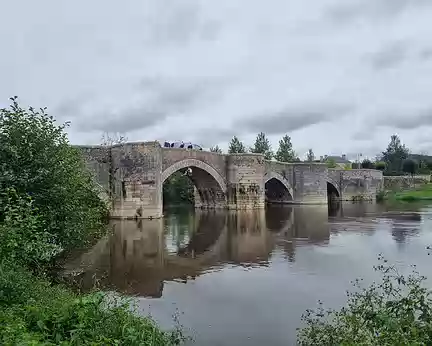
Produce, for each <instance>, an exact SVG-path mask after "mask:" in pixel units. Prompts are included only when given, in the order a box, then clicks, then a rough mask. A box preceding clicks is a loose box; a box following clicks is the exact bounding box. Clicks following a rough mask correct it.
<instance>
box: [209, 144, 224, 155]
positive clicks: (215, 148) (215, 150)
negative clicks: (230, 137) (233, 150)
mask: <svg viewBox="0 0 432 346" xmlns="http://www.w3.org/2000/svg"><path fill="white" fill-rule="evenodd" d="M210 151H211V152H212V153H218V154H222V149H221V148H219V146H217V145H216V146H215V147H211V148H210Z"/></svg>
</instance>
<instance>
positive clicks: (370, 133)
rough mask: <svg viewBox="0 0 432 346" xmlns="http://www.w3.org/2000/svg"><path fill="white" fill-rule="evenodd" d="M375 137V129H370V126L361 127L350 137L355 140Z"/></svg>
mask: <svg viewBox="0 0 432 346" xmlns="http://www.w3.org/2000/svg"><path fill="white" fill-rule="evenodd" d="M374 137H375V131H374V129H371V128H370V127H363V128H361V129H360V130H358V131H357V132H355V133H354V134H353V135H352V136H351V139H353V140H355V141H369V140H372V139H374Z"/></svg>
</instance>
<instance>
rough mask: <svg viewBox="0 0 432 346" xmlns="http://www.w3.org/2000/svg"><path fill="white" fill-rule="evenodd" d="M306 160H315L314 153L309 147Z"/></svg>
mask: <svg viewBox="0 0 432 346" xmlns="http://www.w3.org/2000/svg"><path fill="white" fill-rule="evenodd" d="M306 160H307V161H308V162H313V161H314V160H315V154H314V152H313V151H312V149H309V150H308V152H307V158H306Z"/></svg>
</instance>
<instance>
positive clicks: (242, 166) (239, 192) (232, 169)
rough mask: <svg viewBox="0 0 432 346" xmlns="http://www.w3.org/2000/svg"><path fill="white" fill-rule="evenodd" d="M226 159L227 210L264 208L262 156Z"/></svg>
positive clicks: (235, 155)
mask: <svg viewBox="0 0 432 346" xmlns="http://www.w3.org/2000/svg"><path fill="white" fill-rule="evenodd" d="M227 159H228V160H227V178H228V179H227V181H228V184H227V206H228V208H229V209H256V208H258V209H259V208H264V204H265V199H264V179H263V177H264V172H265V164H264V156H263V155H259V154H232V155H229V156H228V157H227Z"/></svg>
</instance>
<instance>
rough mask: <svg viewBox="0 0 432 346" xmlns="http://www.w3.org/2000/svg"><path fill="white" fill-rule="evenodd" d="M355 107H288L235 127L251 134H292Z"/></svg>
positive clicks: (257, 115) (261, 115)
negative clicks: (261, 132)
mask: <svg viewBox="0 0 432 346" xmlns="http://www.w3.org/2000/svg"><path fill="white" fill-rule="evenodd" d="M353 110H354V107H352V106H348V105H328V104H318V105H316V106H313V105H305V106H302V107H296V108H292V107H286V108H285V109H281V110H279V111H276V112H268V113H260V114H256V115H254V116H251V117H250V120H247V121H246V120H244V119H242V120H240V121H238V122H237V123H236V124H234V127H239V128H242V127H243V128H245V129H247V130H249V131H251V132H260V131H263V132H265V133H266V134H268V135H272V134H280V133H284V132H292V131H296V130H300V129H302V128H305V127H308V126H311V125H314V124H318V123H322V122H326V121H330V120H332V119H335V118H336V117H341V116H345V115H347V114H348V113H350V112H352V111H353Z"/></svg>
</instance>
